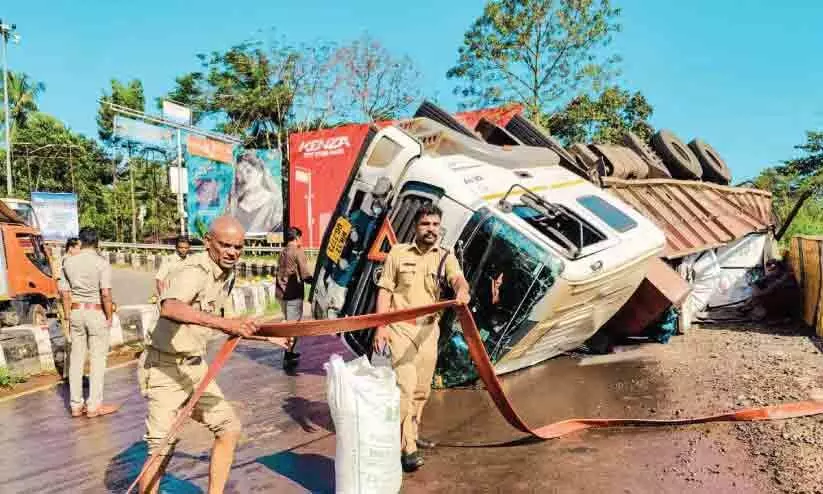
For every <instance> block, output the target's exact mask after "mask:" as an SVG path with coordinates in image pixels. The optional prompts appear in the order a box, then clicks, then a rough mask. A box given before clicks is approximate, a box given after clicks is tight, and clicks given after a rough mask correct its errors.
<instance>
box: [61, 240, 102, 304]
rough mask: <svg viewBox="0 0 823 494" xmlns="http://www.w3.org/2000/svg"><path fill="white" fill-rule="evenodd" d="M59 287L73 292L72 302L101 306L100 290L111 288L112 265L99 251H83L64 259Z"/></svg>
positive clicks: (64, 290)
mask: <svg viewBox="0 0 823 494" xmlns="http://www.w3.org/2000/svg"><path fill="white" fill-rule="evenodd" d="M58 285H59V289H60V291H61V292H68V291H70V292H71V300H72V302H79V303H84V304H100V303H102V302H101V299H100V290H102V289H106V288H109V289H110V288H111V265H110V264H109V263H108V261H106V260H105V259H103V258H102V257H100V255H99V254H97V251H95V250H93V249H82V250H81V251H80V252H79V253H77V254H76V255H73V256H69V257H67V258H65V259H64V261H63V268H62V273H61V275H60V281H59V282H58Z"/></svg>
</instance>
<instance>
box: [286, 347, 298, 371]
mask: <svg viewBox="0 0 823 494" xmlns="http://www.w3.org/2000/svg"><path fill="white" fill-rule="evenodd" d="M299 363H300V354H299V353H297V352H289V351H286V354H285V355H283V369H284V370H287V371H293V370H295V369H297V364H299Z"/></svg>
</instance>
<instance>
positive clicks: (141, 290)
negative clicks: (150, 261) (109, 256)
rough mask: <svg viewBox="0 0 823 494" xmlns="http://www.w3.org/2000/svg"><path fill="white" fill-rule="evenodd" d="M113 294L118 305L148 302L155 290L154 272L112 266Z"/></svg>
mask: <svg viewBox="0 0 823 494" xmlns="http://www.w3.org/2000/svg"><path fill="white" fill-rule="evenodd" d="M111 274H112V291H113V292H114V293H113V294H112V295H113V297H114V302H115V303H116V304H118V305H121V306H122V305H136V304H145V303H148V300H149V297H151V295H152V293H153V292H154V273H150V272H145V271H137V270H134V269H125V268H123V269H121V268H112V273H111Z"/></svg>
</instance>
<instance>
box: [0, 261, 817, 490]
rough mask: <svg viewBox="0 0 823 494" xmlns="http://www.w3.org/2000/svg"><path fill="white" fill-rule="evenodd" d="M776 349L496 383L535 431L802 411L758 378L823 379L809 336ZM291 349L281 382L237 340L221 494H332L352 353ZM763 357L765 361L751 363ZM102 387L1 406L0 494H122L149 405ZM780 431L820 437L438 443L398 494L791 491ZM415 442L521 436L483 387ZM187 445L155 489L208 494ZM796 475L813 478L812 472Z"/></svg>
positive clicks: (128, 370)
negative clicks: (229, 457) (293, 370)
mask: <svg viewBox="0 0 823 494" xmlns="http://www.w3.org/2000/svg"><path fill="white" fill-rule="evenodd" d="M116 279H117V280H118V281H117V286H116V288H115V293H116V296H118V297H123V298H122V299H120V300H118V302H119V303H122V304H126V303H131V302H132V301H135V302H138V301H139V299H140V297H146V296H147V293H140V292H141V290H147V291H149V289H148V288H146V287H150V286H151V279H150V275H145V274H143V273H138V274H134V273H128V272H119V273H118V274H117V275H116ZM141 287H142V288H141ZM126 297H134V298H133V299H132V298H126ZM780 338H789V337H788V336H781V335H776V336H775V335H772V334H768V332H765V331H764V334H755V333H752V334H749V333H744V332H742V331H740V332H730V333H729V334H727V335H725V334H718V333H717V332H712V331H711V330H695V331H692V332H691V333H690V334H689V335H686V336H682V337H678V338H675V339H674V340H672V343H670V344H669V345H651V346H644V347H641V348H639V349H635V350H631V351H626V352H624V353H618V354H615V355H609V356H605V357H594V358H592V357H585V358H580V357H562V358H557V359H554V360H552V361H550V362H548V363H545V364H543V365H539V366H535V367H533V368H531V369H527V370H525V371H523V372H519V373H516V374H513V375H509V376H507V377H506V378H505V379H504V386H505V388H506V389H507V392H508V394H509V397H510V398H511V399H512V401H513V402H514V403H515V405H516V407H517V409H518V411H519V412H520V413H521V415H522V416H523V417H524V418H525V419H526V420H527V422H530V423H532V424H534V425H541V424H544V423H547V422H549V421H554V420H561V419H565V418H569V417H592V416H594V417H673V416H689V415H702V414H706V413H708V412H713V411H718V410H724V409H728V407H729V406H734V405H735V397H736V396H737V395H738V394H739V393H740V391H739V389H746V393H748V394H747V396H757V393H758V392H770V391H769V390H772V389H781V390H784V391H785V392H787V393H790V395H788V396H791V398H792V399H801V398H803V396H801V391H802V390H801V388H799V387H798V386H799V385H798V384H796V383H794V381H791V380H783V381H774V380H771V381H770V380H767V379H764V378H763V377H762V376H760V375H757V374H754V372H756V371H757V372H764V373H769V372H771V373H772V374H774V375H775V376H777V377H775V379H777V378H780V379H783V378H784V377H786V379H789V377H791V376H792V374H791V373H790V372H788V371H787V370H786V369H788V368H789V366H791V365H792V364H798V363H802V364H803V365H805V366H807V367H808V369H809V371H810V372H812V373H813V374H814V375H815V376H817V375H823V369H821V367H822V366H821V365H820V364H819V363H817V364H814V362H818V361H819V360H820V353H819V351H817V350H816V349H815V348H814V346H813V345H811V344H809V343H808V340H807V339H806V338H805V337H803V338H800V337H798V336H796V335H791V336H790V338H792V339H791V340H788V339H782V340H781V339H780ZM747 341H748V342H749V343H750V344H746V343H745V342H747ZM787 342H789V343H787ZM218 343H219V342H218ZM301 344H302V347H301V349H300V351H302V352H303V356H304V358H303V360H302V362H301V367H300V369H299V373H298V375H296V376H289V375H286V374H284V373H283V371H282V370H281V368H280V367H281V361H282V356H283V352H282V351H281V350H279V349H276V348H273V347H272V346H269V345H267V344H264V343H261V342H244V343H242V344H241V345H240V347H239V348H238V350H237V351H236V353H235V355H233V356H232V358H231V360H230V361H229V363H228V364H227V366H226V368H225V369H224V370H223V371H222V372H221V374H220V376H219V378H218V382H219V383H220V385H221V387H222V388H223V390H224V393H225V394H226V396H227V398H228V399H229V400H230V401H231V402H232V403H233V404H234V406H235V407H236V410H237V411H238V414H239V415H240V417H241V419H242V421H243V423H244V439H243V440H242V442H241V445H240V446H239V449H238V452H237V456H236V460H235V464H234V467H233V470H232V475H231V483H230V486H229V489H228V492H236V493H246V492H283V493H298V492H333V491H334V455H335V436H334V434H333V430H334V427H333V424H332V421H331V418H330V415H329V410H328V406H327V405H326V403H325V385H324V372H323V370H322V364H323V363H324V362H325V361H327V360H328V357H329V355H330V354H332V353H335V352H337V353H342V354H344V355H347V358H350V356H348V354H347V353H346V351H345V350H344V349H343V348H342V346H341V345H340V343H339V341H338V340H337V339H336V338H333V337H323V338H307V339H305V340H304V341H302V343H301ZM770 344H771V345H773V347H775V348H776V347H778V346H779V347H780V348H789V349H788V350H785V351H786V352H792V353H791V355H787V358H786V360H785V362H784V361H776V360H773V354H774V353H775V351H774V350H773V347H769V346H768V345H770ZM789 344H790V345H794V347H790V346H787V345H789ZM795 347H796V348H795ZM765 348H769V351H768V352H763V351H761V350H760V349H765ZM729 349H731V350H729ZM214 350H215V348H212V349H211V352H214ZM724 351H725V352H726V353H723V352H724ZM801 354H802V355H801ZM720 356H722V358H718V357H720ZM770 359H771V360H770ZM781 362H782V363H781ZM744 365H745V366H746V368H749V366H750V365H751V366H752V368H753V369H756V371H755V370H748V371H746V372H748V373H749V375H748V377H746V375H743V374H742V372H743V366H744ZM813 365H817V367H813ZM781 366H782V367H781ZM784 373H785V375H784ZM787 376H788V377H787ZM106 379H107V380H106V398H107V400H111V401H113V402H117V403H121V404H123V409H122V411H121V412H120V413H117V414H115V415H112V416H108V417H103V418H100V419H95V420H90V419H85V418H83V419H71V418H69V415H68V413H67V410H66V399H67V398H66V396H67V392H66V391H67V390H66V388H65V386H60V387H58V388H52V389H49V390H45V391H41V392H38V393H34V394H30V395H27V396H22V397H19V398H17V399H14V400H10V401H5V402H1V403H0V423H2V424H3V427H0V451H3V454H2V456H0V479H3V481H2V484H0V492H9V493H17V492H37V493H64V492H72V493H83V492H89V493H91V492H95V493H96V492H123V491H124V490H125V488H126V486H127V485H128V484H129V482H130V481H131V480H132V479H133V478H134V477H135V475H136V474H137V472H138V470H139V469H140V467H141V465H142V462H143V460H144V459H145V448H144V446H143V443H142V441H141V436H142V434H143V421H144V418H145V417H144V414H145V410H146V408H145V403H144V401H143V399H142V398H141V396H140V395H139V393H138V392H137V383H136V371H135V367H134V366H133V365H132V366H127V367H122V368H118V369H112V370H110V371H109V372H108V373H107V378H106ZM815 380H816V381H820V379H817V378H815ZM812 384H814V383H812ZM817 384H818V385H819V384H820V383H819V382H818V383H817ZM810 385H811V384H810ZM746 386H749V387H748V388H747V387H746ZM758 386H760V388H758ZM792 387H793V388H792ZM790 388H791V389H790ZM757 390H760V391H757ZM786 390H789V391H786ZM763 396H766V397H767V398H766V399H768V400H770V401H773V400H775V399H776V398H775V396H774V395H768V394H766V395H763ZM783 401H785V400H783ZM803 420H806V422H803ZM784 426H786V427H788V426H797V427H801V426H802V427H807V428H809V429H804V430H809V431H811V432H810V433H809V434H810V435H809V436H808V437H809V440H810V441H815V439H814V438H815V437H818V436H819V434H817V435H812V433H813V432H814V431H817V432H819V431H820V425H819V422H818V421H816V419H814V418H812V419H800V420H798V421H784V422H781V423H778V424H774V425H773V426H772V425H768V426H766V428H765V429H763V428H762V427H763V426H754V425H749V424H740V425H734V424H710V425H697V426H687V427H682V428H659V429H652V428H631V429H622V430H613V431H593V432H584V433H578V434H574V435H571V436H568V437H564V438H561V439H556V440H553V441H547V442H540V443H534V442H531V443H520V444H516V445H509V446H506V447H473V448H456V447H445V446H439V447H437V448H436V449H434V450H426V451H424V454H425V457H426V465H425V466H424V467H423V469H421V470H420V471H419V472H416V473H414V474H411V475H407V476H405V477H404V482H403V492H406V493H416V492H438V493H440V492H507V493H521V492H522V493H526V492H541V493H542V492H545V493H608V494H611V493H614V494H618V493H619V494H625V493H681V492H723V493H772V492H800V491H799V490H797V489H795V488H794V487H793V485H792V484H791V483H790V482H791V481H790V480H780V478H779V472H778V471H779V470H780V469H781V466H785V465H788V464H784V463H780V462H782V461H784V460H786V458H789V459H790V454H789V453H787V451H788V450H787V449H786V448H785V446H786V444H787V443H788V441H790V440H792V439H791V437H789V439H784V438H785V437H786V435H785V434H786V433H785V430H789V429H783V427H784ZM758 427H760V428H758ZM769 427H775V430H774V431H771V429H769ZM791 430H794V429H791ZM741 431H742V432H744V433H745V434H742V435H741ZM422 432H423V435H425V436H427V437H428V438H431V439H434V440H436V441H463V442H468V443H473V444H478V445H479V444H483V443H499V442H507V441H514V440H518V439H521V438H522V434H520V433H518V432H516V431H514V430H513V429H511V428H510V427H509V426H508V425H507V424H506V423H505V422H504V421H503V419H502V418H501V417H500V416H499V415H498V413H497V411H496V410H495V408H494V406H493V404H492V403H491V400H490V399H489V398H488V396H487V395H486V393H485V391H483V390H478V389H459V390H447V391H435V392H434V393H433V397H432V400H431V402H430V404H429V406H428V407H427V409H426V414H425V417H424V421H423V427H422ZM747 434H748V435H751V436H752V440H751V441H750V442H746V440H745V439H746V438H745V437H744V436H746V435H747ZM781 434H782V435H781ZM815 434H816V433H815ZM181 439H182V441H181V443H180V445H179V446H178V449H177V451H176V453H175V456H174V458H173V460H172V463H171V466H170V468H169V472H168V475H167V477H166V478H165V479H164V481H163V486H164V487H163V491H162V492H170V493H186V494H187V493H195V492H204V491H205V489H206V486H207V476H208V457H209V447H210V437H209V434H208V432H207V431H206V430H204V429H203V428H202V427H200V426H199V425H197V424H191V423H190V424H189V425H188V426H187V427H186V429H185V430H184V432H183V434H182V437H181ZM764 439H766V440H764ZM758 443H759V444H761V445H769V448H771V449H766V450H764V452H760V453H757V454H754V453H753V452H752V448H753V444H758ZM815 448H817V447H815ZM815 448H813V452H815V451H816V453H815V454H816V455H817V456H818V457H819V449H815ZM775 452H777V453H775ZM786 461H788V460H786ZM783 470H785V468H783ZM806 470H808V471H809V472H810V474H812V475H817V472H819V471H820V469H819V468H818V469H813V468H808V469H806ZM790 471H791V470H790ZM776 479H777V480H776ZM812 480H816V479H812ZM781 482H782V484H781ZM809 485H811V486H815V485H816V486H819V482H817V483H813V482H812V483H810V484H809ZM787 487H788V488H789V489H788V490H785V489H786V488H787Z"/></svg>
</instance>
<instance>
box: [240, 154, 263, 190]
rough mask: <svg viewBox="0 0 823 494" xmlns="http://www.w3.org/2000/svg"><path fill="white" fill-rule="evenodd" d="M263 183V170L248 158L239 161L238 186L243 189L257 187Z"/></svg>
mask: <svg viewBox="0 0 823 494" xmlns="http://www.w3.org/2000/svg"><path fill="white" fill-rule="evenodd" d="M262 185H263V170H261V169H260V168H258V167H257V166H255V164H254V163H252V162H251V161H248V160H240V161H239V162H238V163H237V186H238V188H239V189H241V190H252V189H257V188H259V187H261V186H262Z"/></svg>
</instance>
